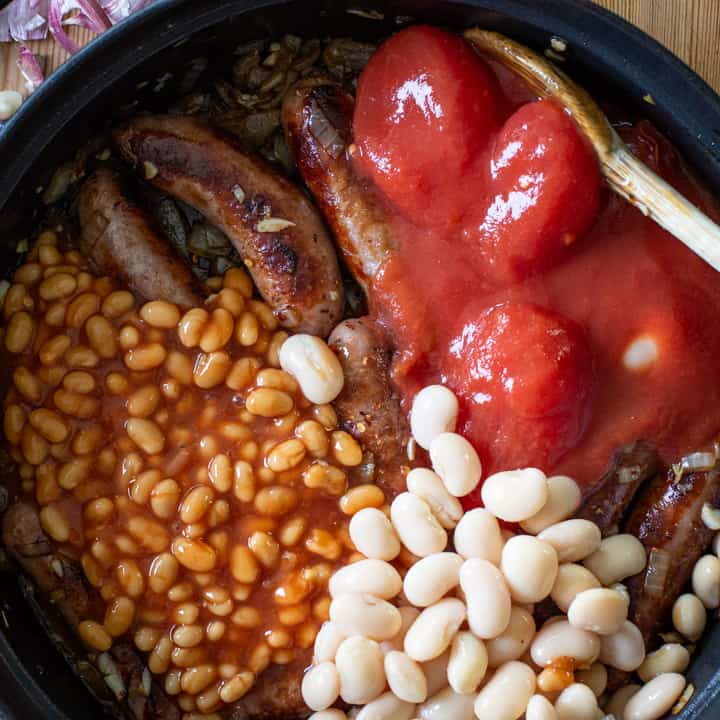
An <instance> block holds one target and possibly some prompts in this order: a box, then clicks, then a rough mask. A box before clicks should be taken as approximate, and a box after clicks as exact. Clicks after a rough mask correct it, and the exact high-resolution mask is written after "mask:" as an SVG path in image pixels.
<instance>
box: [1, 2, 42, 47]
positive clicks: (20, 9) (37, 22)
mask: <svg viewBox="0 0 720 720" xmlns="http://www.w3.org/2000/svg"><path fill="white" fill-rule="evenodd" d="M3 13H7V22H8V33H9V35H10V37H9V38H8V39H11V38H12V39H14V40H39V39H41V38H44V37H45V36H46V35H47V30H48V22H47V14H48V0H15V1H14V2H13V3H12V4H11V5H10V6H9V7H8V8H7V9H6V10H4V11H3ZM3 34H4V33H3V32H2V30H0V37H1V36H2V35H3Z"/></svg>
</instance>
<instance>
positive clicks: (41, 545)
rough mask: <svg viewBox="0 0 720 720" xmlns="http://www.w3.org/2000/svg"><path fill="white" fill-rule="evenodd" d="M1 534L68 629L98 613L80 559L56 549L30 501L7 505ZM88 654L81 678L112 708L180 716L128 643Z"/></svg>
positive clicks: (130, 714) (136, 717)
mask: <svg viewBox="0 0 720 720" xmlns="http://www.w3.org/2000/svg"><path fill="white" fill-rule="evenodd" d="M2 539H3V543H4V545H5V547H6V548H7V550H8V552H9V553H10V554H11V555H12V556H13V557H14V558H15V559H16V560H17V561H18V562H19V563H20V565H21V566H22V568H23V569H24V570H25V572H26V573H27V574H28V575H29V576H30V577H31V578H32V579H33V581H34V582H35V584H36V585H37V586H38V587H39V588H40V590H41V591H42V593H43V596H44V597H45V598H46V599H47V603H46V604H47V605H48V606H49V612H54V609H57V610H59V612H60V614H61V615H62V617H63V618H64V620H65V622H67V624H68V625H69V627H70V628H72V629H73V630H74V629H75V628H76V627H77V624H78V623H79V622H80V621H82V620H86V619H88V618H98V617H101V616H102V611H103V603H102V600H101V598H100V596H99V595H98V594H97V591H96V590H95V589H94V588H91V587H90V586H89V585H88V584H87V582H86V581H85V576H84V573H83V570H82V568H81V567H80V565H79V563H77V562H76V561H74V560H71V559H70V558H68V557H67V556H65V555H63V554H61V553H57V552H55V549H54V545H53V543H52V541H51V540H50V539H49V538H48V537H47V536H46V535H45V533H44V532H43V530H42V528H41V526H40V518H39V516H38V513H37V510H36V509H35V507H34V506H32V505H30V504H29V503H25V502H18V503H15V504H14V505H12V506H11V507H10V508H9V509H8V511H7V512H6V513H5V516H4V517H3V523H2ZM39 605H40V604H39ZM53 625H56V623H53ZM54 634H57V628H54ZM64 650H66V648H64ZM88 658H89V659H90V660H92V661H93V662H94V666H95V668H96V669H97V672H96V673H95V676H94V677H91V676H90V673H89V672H87V671H85V672H84V673H83V679H84V680H85V681H86V683H87V684H88V685H89V686H90V687H91V689H92V690H93V691H94V692H95V694H96V695H97V697H98V700H99V701H100V702H101V703H102V704H103V705H106V706H107V705H109V704H110V703H111V702H113V707H114V708H119V709H120V710H121V711H122V713H123V716H124V717H127V718H129V719H130V720H156V719H158V718H162V720H179V718H180V710H179V708H178V707H177V705H176V704H175V703H173V702H171V701H170V700H169V699H168V697H167V696H166V695H165V693H164V692H163V690H162V689H161V688H160V686H159V685H158V684H157V682H155V681H153V680H152V678H151V676H150V674H149V672H148V670H147V668H146V665H145V663H144V662H143V660H142V658H141V657H140V656H139V655H138V653H137V652H136V651H135V649H134V648H133V647H132V645H131V644H130V643H128V642H125V641H122V640H119V641H116V642H115V643H114V644H113V647H112V649H111V650H110V651H109V654H107V653H103V654H102V655H101V656H96V655H94V654H91V655H89V656H88ZM101 658H102V659H101ZM74 664H75V665H78V663H74ZM109 675H113V676H114V678H112V679H113V680H114V681H115V682H112V683H107V682H106V681H103V679H102V678H103V677H105V678H106V680H107V678H108V676H109ZM110 689H112V694H111V693H110Z"/></svg>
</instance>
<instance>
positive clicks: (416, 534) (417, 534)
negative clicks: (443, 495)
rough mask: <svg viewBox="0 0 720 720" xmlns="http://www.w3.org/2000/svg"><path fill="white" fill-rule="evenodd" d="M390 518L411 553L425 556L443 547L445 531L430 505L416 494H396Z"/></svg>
mask: <svg viewBox="0 0 720 720" xmlns="http://www.w3.org/2000/svg"><path fill="white" fill-rule="evenodd" d="M390 519H391V520H392V524H393V526H394V527H395V530H396V532H397V534H398V536H399V537H400V541H401V542H402V544H403V545H404V546H405V547H406V548H407V549H408V550H409V551H410V552H411V553H413V555H418V556H419V557H426V556H427V555H432V554H433V553H438V552H442V551H443V550H444V549H445V546H446V545H447V532H446V531H445V530H444V529H443V528H442V527H441V526H440V524H439V523H438V521H437V520H436V519H435V516H434V515H433V514H432V511H431V510H430V506H429V505H428V504H427V503H426V502H425V501H424V500H421V499H420V498H419V497H417V496H416V495H413V494H412V493H409V492H404V493H401V494H400V495H398V496H397V497H396V498H395V500H393V503H392V505H391V506H390Z"/></svg>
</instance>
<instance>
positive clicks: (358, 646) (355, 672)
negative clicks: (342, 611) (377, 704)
mask: <svg viewBox="0 0 720 720" xmlns="http://www.w3.org/2000/svg"><path fill="white" fill-rule="evenodd" d="M335 666H336V667H337V670H338V673H339V675H340V697H341V698H342V699H343V700H344V701H345V702H346V703H350V704H351V705H366V704H367V703H369V702H370V701H371V700H374V699H375V698H376V697H377V696H378V695H380V693H381V692H382V691H383V690H384V689H385V670H384V668H383V656H382V653H381V652H380V646H379V645H378V644H377V643H376V642H375V641H374V640H368V639H367V638H364V637H359V636H355V637H350V638H348V639H347V640H343V641H342V642H341V643H340V647H339V648H338V650H337V654H336V655H335Z"/></svg>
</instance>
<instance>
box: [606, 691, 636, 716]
mask: <svg viewBox="0 0 720 720" xmlns="http://www.w3.org/2000/svg"><path fill="white" fill-rule="evenodd" d="M639 689H640V686H639V685H635V684H634V683H630V685H625V686H624V687H621V688H620V689H619V690H616V691H615V692H614V693H613V696H612V697H611V698H610V702H608V704H607V706H606V707H605V711H606V712H607V714H608V715H614V716H615V717H616V718H617V720H622V719H623V717H624V716H625V706H626V705H627V704H628V701H629V700H630V698H631V697H632V696H633V695H634V694H635V693H636V692H637V691H638V690H639Z"/></svg>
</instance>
